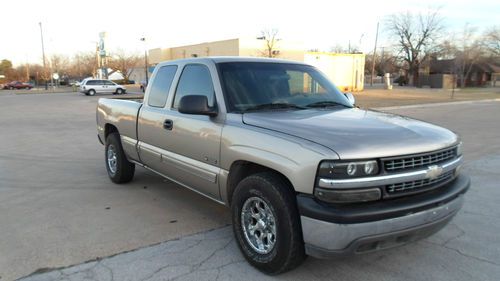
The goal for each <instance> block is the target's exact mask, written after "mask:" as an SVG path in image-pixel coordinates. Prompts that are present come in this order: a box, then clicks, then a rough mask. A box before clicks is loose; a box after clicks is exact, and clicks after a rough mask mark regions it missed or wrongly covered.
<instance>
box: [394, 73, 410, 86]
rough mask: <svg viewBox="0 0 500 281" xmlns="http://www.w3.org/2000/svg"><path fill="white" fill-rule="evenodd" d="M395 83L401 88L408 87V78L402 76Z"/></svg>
mask: <svg viewBox="0 0 500 281" xmlns="http://www.w3.org/2000/svg"><path fill="white" fill-rule="evenodd" d="M393 83H394V84H396V83H397V84H398V85H399V86H406V85H408V77H406V76H404V75H401V76H399V77H397V78H395V79H394V81H393Z"/></svg>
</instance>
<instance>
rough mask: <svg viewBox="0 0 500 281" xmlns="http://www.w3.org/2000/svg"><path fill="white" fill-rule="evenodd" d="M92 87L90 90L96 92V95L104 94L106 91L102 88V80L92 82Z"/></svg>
mask: <svg viewBox="0 0 500 281" xmlns="http://www.w3.org/2000/svg"><path fill="white" fill-rule="evenodd" d="M93 84H94V85H93V86H92V88H93V89H94V90H95V91H96V92H98V93H105V92H106V89H105V88H104V81H103V80H94V83H93Z"/></svg>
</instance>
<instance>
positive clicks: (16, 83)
mask: <svg viewBox="0 0 500 281" xmlns="http://www.w3.org/2000/svg"><path fill="white" fill-rule="evenodd" d="M3 88H4V89H9V90H14V89H16V90H19V89H27V90H30V89H31V88H33V85H31V84H30V83H24V82H19V81H12V82H10V83H7V84H4V86H3Z"/></svg>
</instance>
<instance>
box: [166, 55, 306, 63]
mask: <svg viewBox="0 0 500 281" xmlns="http://www.w3.org/2000/svg"><path fill="white" fill-rule="evenodd" d="M202 61H205V62H206V61H213V62H215V63H223V62H267V63H293V64H304V63H303V62H299V61H292V60H285V59H275V58H259V57H236V56H226V57H224V56H220V57H219V56H217V57H201V58H188V59H179V60H171V61H164V62H161V63H160V64H168V63H176V62H183V63H185V62H202Z"/></svg>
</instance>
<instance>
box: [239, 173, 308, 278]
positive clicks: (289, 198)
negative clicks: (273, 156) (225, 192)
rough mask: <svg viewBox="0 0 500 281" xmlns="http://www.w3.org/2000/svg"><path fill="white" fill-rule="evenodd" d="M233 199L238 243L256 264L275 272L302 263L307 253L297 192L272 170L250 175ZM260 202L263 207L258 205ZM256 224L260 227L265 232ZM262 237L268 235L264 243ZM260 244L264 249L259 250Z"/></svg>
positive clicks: (245, 255)
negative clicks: (259, 238) (296, 196)
mask: <svg viewBox="0 0 500 281" xmlns="http://www.w3.org/2000/svg"><path fill="white" fill-rule="evenodd" d="M231 202H232V203H231V215H232V222H233V232H234V235H235V238H236V242H237V243H238V246H239V248H240V250H241V252H242V253H243V256H244V257H245V259H246V260H247V261H248V262H249V263H250V264H251V265H252V266H254V267H256V268H257V269H259V270H260V271H262V272H264V273H267V274H270V275H274V274H279V273H283V272H286V271H289V270H292V269H294V268H295V267H297V266H299V265H300V264H301V263H302V261H303V260H304V259H305V257H306V255H305V252H304V241H303V238H302V228H301V225H300V220H299V218H300V216H299V212H298V210H297V203H296V199H295V194H294V192H293V191H292V190H291V189H290V187H289V186H288V184H287V183H286V182H285V180H284V179H282V178H281V177H280V176H279V175H277V174H275V173H272V172H265V173H259V174H254V175H251V176H248V177H246V178H245V179H243V180H242V181H241V182H240V183H238V185H237V187H236V189H235V191H234V193H233V196H232V201H231ZM262 203H264V204H262ZM257 204H258V206H260V209H258V208H256V207H255V206H256V205H257ZM249 206H251V207H250V208H248V207H249ZM269 214H271V215H272V216H270V215H269ZM262 215H264V216H263V217H264V219H262V217H261V216H262ZM254 216H258V217H259V219H258V220H257V219H256V218H255V217H254ZM261 220H262V221H264V222H265V223H264V224H263V225H265V228H264V229H262V227H263V226H262V224H259V223H257V221H261ZM252 224H253V226H252ZM273 226H274V234H273ZM253 227H260V229H262V231H261V230H259V229H257V230H255V228H253ZM251 228H253V234H252V233H251V230H250V229H251ZM258 231H261V232H259V233H258ZM265 233H266V234H267V235H264V234H265ZM269 233H270V235H269ZM273 235H274V239H273ZM258 236H261V237H262V236H264V238H263V239H262V240H260V241H261V244H260V245H259V243H258V242H256V237H258ZM269 237H270V238H269ZM252 240H253V242H252ZM257 240H258V239H257ZM273 240H274V244H273ZM252 244H253V245H252ZM266 244H267V248H266V247H265V246H266ZM256 245H257V247H256ZM260 246H262V247H263V248H260V249H257V248H258V247H260ZM259 250H260V252H259Z"/></svg>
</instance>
